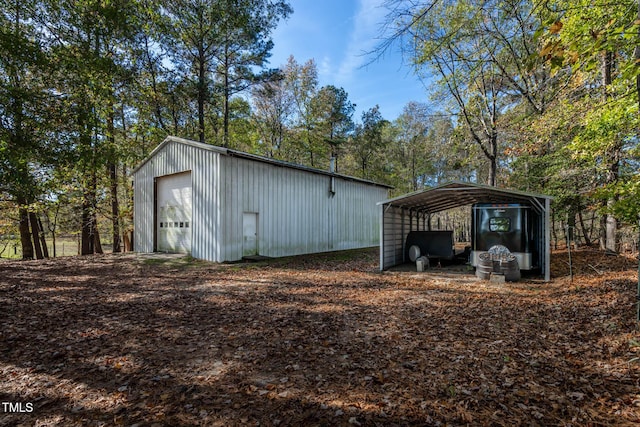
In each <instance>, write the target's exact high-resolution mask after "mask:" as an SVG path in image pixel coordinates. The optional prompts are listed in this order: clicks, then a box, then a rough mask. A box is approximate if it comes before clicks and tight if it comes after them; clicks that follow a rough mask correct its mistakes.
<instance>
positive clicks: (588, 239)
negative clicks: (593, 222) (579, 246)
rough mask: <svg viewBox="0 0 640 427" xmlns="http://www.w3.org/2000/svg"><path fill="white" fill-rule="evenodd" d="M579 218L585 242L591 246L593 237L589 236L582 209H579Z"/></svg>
mask: <svg viewBox="0 0 640 427" xmlns="http://www.w3.org/2000/svg"><path fill="white" fill-rule="evenodd" d="M578 220H579V221H580V228H581V229H582V235H583V236H584V244H585V245H587V246H591V239H590V238H589V233H588V230H587V227H586V226H585V224H584V218H583V216H582V209H580V210H578Z"/></svg>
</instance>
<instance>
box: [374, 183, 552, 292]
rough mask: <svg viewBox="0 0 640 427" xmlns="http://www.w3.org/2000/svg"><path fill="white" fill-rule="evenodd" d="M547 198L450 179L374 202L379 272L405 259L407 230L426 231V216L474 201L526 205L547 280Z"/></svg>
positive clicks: (548, 269)
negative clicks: (534, 217)
mask: <svg viewBox="0 0 640 427" xmlns="http://www.w3.org/2000/svg"><path fill="white" fill-rule="evenodd" d="M551 200H552V197H550V196H545V195H541V194H534V193H528V192H523V191H516V190H507V189H503V188H497V187H491V186H488V185H481V184H473V183H469V182H450V183H448V184H443V185H440V186H437V187H434V188H430V189H427V190H421V191H416V192H413V193H409V194H406V195H403V196H400V197H396V198H393V199H389V200H386V201H383V202H380V203H378V205H379V206H380V208H381V214H380V271H383V270H387V269H389V268H391V267H394V266H396V265H399V264H402V263H404V262H406V261H407V260H406V259H405V247H404V246H405V242H406V238H407V235H408V234H409V232H410V231H425V230H428V224H429V217H430V215H432V214H434V213H437V212H442V211H445V210H447V209H452V208H457V207H461V206H470V205H473V204H476V203H492V204H509V203H524V204H529V205H530V206H531V208H532V209H533V211H534V212H535V213H536V214H537V215H538V216H539V219H540V220H539V221H538V229H537V235H538V236H539V238H538V239H537V245H538V247H537V250H538V254H539V257H540V269H541V272H542V273H543V274H544V280H545V281H549V280H550V278H551V272H550V263H549V259H550V252H551V249H550V248H551V245H550V240H551V228H550V227H551V225H550V224H551V221H550V211H551Z"/></svg>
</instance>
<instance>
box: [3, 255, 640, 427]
mask: <svg viewBox="0 0 640 427" xmlns="http://www.w3.org/2000/svg"><path fill="white" fill-rule="evenodd" d="M376 268H377V251H364V252H363V251H361V252H347V253H334V254H326V255H318V256H312V257H309V256H307V257H299V258H287V259H278V260H271V261H264V262H259V263H254V264H232V265H218V264H211V263H206V262H201V261H194V260H190V259H185V258H179V259H177V258H162V257H159V258H144V257H139V256H135V255H104V256H95V257H85V258H80V257H70V258H63V259H58V260H49V261H29V262H19V261H10V262H9V261H5V262H0V322H1V329H0V405H1V406H0V426H16V425H28V426H31V425H34V426H102V425H104V426H112V425H116V426H117V425H126V426H165V425H166V426H179V425H194V426H195V425H203V426H204V425H206V426H218V425H219V426H229V425H231V426H233V425H254V426H256V425H260V426H271V425H273V426H303V425H304V426H307V425H311V426H316V425H317V426H322V425H326V426H340V425H344V426H396V425H397V426H404V425H434V426H438V425H441V426H445V425H448V426H457V425H474V426H475V425H495V426H501V425H504V426H514V425H526V426H536V425H544V426H550V425H551V426H554V425H559V426H609V425H610V426H614V425H615V426H624V425H636V424H638V423H640V333H639V329H638V326H637V323H636V321H635V315H636V313H635V300H636V297H635V295H636V284H637V261H636V259H635V258H631V257H623V256H605V255H602V254H600V253H598V252H596V251H589V250H585V251H581V252H578V253H574V254H573V269H574V277H573V280H572V281H571V280H570V278H569V277H568V263H567V254H566V253H555V254H554V255H553V269H552V274H553V276H554V280H553V281H552V282H551V283H544V282H542V281H541V280H539V279H528V280H525V281H521V282H518V283H507V284H491V283H489V282H481V281H478V280H476V279H475V278H474V277H473V276H458V277H455V276H454V277H446V276H433V275H431V274H429V273H425V274H416V273H385V274H380V273H378V272H376Z"/></svg>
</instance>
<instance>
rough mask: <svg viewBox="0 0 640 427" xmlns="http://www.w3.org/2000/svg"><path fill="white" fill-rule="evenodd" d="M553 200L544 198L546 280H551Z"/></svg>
mask: <svg viewBox="0 0 640 427" xmlns="http://www.w3.org/2000/svg"><path fill="white" fill-rule="evenodd" d="M550 211H551V200H550V199H544V281H545V282H548V281H550V280H551V227H549V224H550V222H551V212H550Z"/></svg>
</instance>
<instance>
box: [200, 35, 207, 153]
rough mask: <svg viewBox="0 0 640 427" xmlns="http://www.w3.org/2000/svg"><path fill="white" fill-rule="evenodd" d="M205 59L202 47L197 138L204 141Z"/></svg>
mask: <svg viewBox="0 0 640 427" xmlns="http://www.w3.org/2000/svg"><path fill="white" fill-rule="evenodd" d="M206 71H207V70H206V61H205V57H204V47H202V46H200V48H199V52H198V140H199V141H200V142H203V143H204V102H205V98H206V97H207V90H206V88H207V86H206V84H207V82H206Z"/></svg>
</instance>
